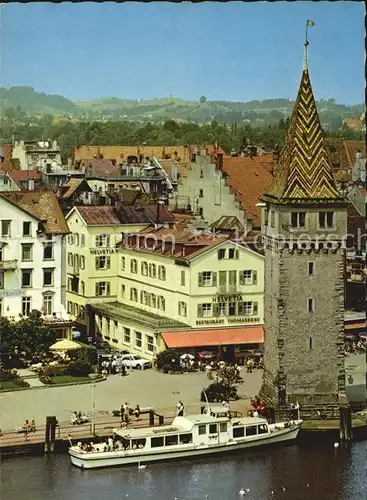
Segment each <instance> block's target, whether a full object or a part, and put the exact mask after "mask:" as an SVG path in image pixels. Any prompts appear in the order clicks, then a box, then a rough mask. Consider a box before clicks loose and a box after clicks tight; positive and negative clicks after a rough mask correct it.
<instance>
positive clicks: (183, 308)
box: [178, 302, 187, 316]
mask: <svg viewBox="0 0 367 500" xmlns="http://www.w3.org/2000/svg"><path fill="white" fill-rule="evenodd" d="M178 314H179V315H180V316H187V304H186V302H179V303H178Z"/></svg>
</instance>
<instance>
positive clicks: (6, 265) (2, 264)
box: [0, 259, 18, 271]
mask: <svg viewBox="0 0 367 500" xmlns="http://www.w3.org/2000/svg"><path fill="white" fill-rule="evenodd" d="M17 262H18V261H17V259H14V260H2V261H0V271H14V270H15V269H16V268H17Z"/></svg>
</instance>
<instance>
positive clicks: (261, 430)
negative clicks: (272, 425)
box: [257, 424, 268, 434]
mask: <svg viewBox="0 0 367 500" xmlns="http://www.w3.org/2000/svg"><path fill="white" fill-rule="evenodd" d="M257 432H258V434H266V433H267V432H268V426H267V425H266V424H261V425H259V426H258V431H257Z"/></svg>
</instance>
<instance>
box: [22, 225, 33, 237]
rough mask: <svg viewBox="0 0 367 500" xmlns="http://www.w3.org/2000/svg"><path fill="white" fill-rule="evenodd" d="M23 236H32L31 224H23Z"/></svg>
mask: <svg viewBox="0 0 367 500" xmlns="http://www.w3.org/2000/svg"><path fill="white" fill-rule="evenodd" d="M23 236H31V223H30V222H23Z"/></svg>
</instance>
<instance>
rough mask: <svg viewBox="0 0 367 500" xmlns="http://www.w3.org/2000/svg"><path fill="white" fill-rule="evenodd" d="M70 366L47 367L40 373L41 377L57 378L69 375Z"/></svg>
mask: <svg viewBox="0 0 367 500" xmlns="http://www.w3.org/2000/svg"><path fill="white" fill-rule="evenodd" d="M67 370H68V365H64V366H63V365H54V366H45V367H44V368H42V370H41V371H40V375H41V376H42V375H43V376H46V377H56V376H58V375H67ZM40 380H41V379H40Z"/></svg>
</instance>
